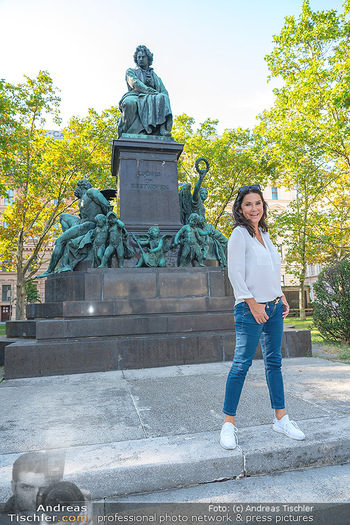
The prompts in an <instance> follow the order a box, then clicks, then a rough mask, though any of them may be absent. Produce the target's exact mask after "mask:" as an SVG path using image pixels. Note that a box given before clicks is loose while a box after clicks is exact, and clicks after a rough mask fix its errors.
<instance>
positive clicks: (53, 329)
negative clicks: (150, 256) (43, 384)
mask: <svg viewBox="0 0 350 525" xmlns="http://www.w3.org/2000/svg"><path fill="white" fill-rule="evenodd" d="M46 301H47V302H46V303H44V304H31V305H28V307H27V317H28V320H27V321H11V322H9V323H8V324H7V335H8V337H17V338H24V339H19V340H17V342H15V343H13V344H10V345H8V346H7V347H6V350H5V377H6V378H7V379H10V378H19V377H32V376H46V375H57V374H72V373H82V372H98V371H105V370H122V369H131V368H148V367H158V366H167V365H177V364H191V363H207V362H213V361H222V360H226V359H231V358H232V355H233V348H234V318H233V305H234V298H233V295H232V290H231V287H230V284H229V282H228V279H227V273H226V272H224V271H222V270H221V268H218V267H207V268H198V267H196V268H124V269H121V268H109V269H100V268H91V269H88V270H87V271H85V272H71V273H62V274H53V275H50V276H49V277H48V278H47V281H46Z"/></svg>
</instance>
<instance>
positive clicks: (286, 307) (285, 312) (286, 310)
mask: <svg viewBox="0 0 350 525" xmlns="http://www.w3.org/2000/svg"><path fill="white" fill-rule="evenodd" d="M282 304H283V314H282V317H283V319H285V318H286V317H287V315H288V314H289V304H288V302H287V299H286V297H285V295H283V296H282Z"/></svg>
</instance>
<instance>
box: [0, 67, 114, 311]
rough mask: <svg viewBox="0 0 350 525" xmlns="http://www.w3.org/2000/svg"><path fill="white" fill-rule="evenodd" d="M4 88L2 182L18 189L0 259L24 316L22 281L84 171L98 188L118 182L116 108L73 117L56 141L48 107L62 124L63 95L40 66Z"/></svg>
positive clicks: (2, 231) (1, 235) (2, 232)
mask: <svg viewBox="0 0 350 525" xmlns="http://www.w3.org/2000/svg"><path fill="white" fill-rule="evenodd" d="M3 87H4V89H3V95H4V100H6V101H8V102H7V106H8V108H9V110H8V117H7V118H6V120H7V122H6V123H5V125H6V126H7V127H6V129H7V130H8V134H7V136H6V137H5V140H4V141H3V144H2V151H1V152H2V156H1V164H0V181H1V185H2V187H3V188H4V191H5V193H6V191H7V193H8V190H14V196H13V202H12V204H11V205H9V206H7V208H6V210H5V212H4V214H3V216H2V220H3V221H4V223H3V225H2V226H1V227H0V240H1V244H0V258H1V260H2V264H3V266H5V267H6V268H7V269H15V270H16V272H17V294H16V295H17V308H16V312H17V318H24V306H25V282H26V281H27V280H31V279H32V278H33V276H34V275H35V274H36V273H37V271H38V269H39V267H40V265H41V263H42V260H43V256H44V253H45V248H47V246H48V244H49V243H50V242H52V240H53V239H54V238H55V236H57V234H58V233H59V232H58V230H57V229H56V228H55V225H56V224H57V221H58V217H59V215H60V214H61V213H62V212H63V211H66V210H67V209H68V208H71V207H73V208H74V202H72V199H73V198H74V197H73V191H74V188H75V185H76V182H77V181H78V180H79V179H81V178H87V179H89V180H90V182H91V183H92V184H93V185H96V186H97V187H99V188H101V189H102V188H103V187H106V186H111V185H112V184H113V185H115V183H114V182H113V181H112V178H111V175H110V155H111V141H112V139H113V137H114V136H116V133H117V130H116V127H117V126H116V125H117V118H118V110H117V109H116V108H111V109H109V110H106V111H104V112H103V113H102V114H101V115H99V114H98V113H96V112H95V111H94V110H92V109H91V110H89V114H88V115H87V116H86V117H84V118H79V117H73V118H72V119H71V120H70V122H69V123H68V125H67V126H66V127H65V128H63V129H62V132H63V135H64V139H63V140H56V139H54V138H51V137H48V136H47V135H46V131H45V117H46V116H47V115H48V114H49V115H51V116H52V117H53V120H54V121H55V122H56V123H59V103H60V99H59V97H58V95H57V90H56V89H55V88H54V87H53V82H52V79H51V77H50V76H49V74H48V73H47V72H40V73H39V75H38V77H37V78H36V79H30V78H29V77H25V82H24V83H23V84H19V85H17V86H14V85H11V84H9V83H5V84H3ZM9 122H10V124H8V123H9ZM26 246H27V247H28V246H29V247H31V250H30V251H27V250H25V247H26Z"/></svg>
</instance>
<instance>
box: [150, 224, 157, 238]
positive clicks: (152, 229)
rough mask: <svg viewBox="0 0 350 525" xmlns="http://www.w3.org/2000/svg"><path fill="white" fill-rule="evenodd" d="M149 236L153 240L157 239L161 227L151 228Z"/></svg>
mask: <svg viewBox="0 0 350 525" xmlns="http://www.w3.org/2000/svg"><path fill="white" fill-rule="evenodd" d="M148 235H149V236H150V237H151V238H152V239H156V238H157V237H159V226H151V227H150V229H149V230H148Z"/></svg>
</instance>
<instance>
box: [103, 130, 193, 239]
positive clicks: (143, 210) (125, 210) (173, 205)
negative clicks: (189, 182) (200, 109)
mask: <svg viewBox="0 0 350 525" xmlns="http://www.w3.org/2000/svg"><path fill="white" fill-rule="evenodd" d="M182 150H183V146H182V145H181V144H178V143H177V142H175V141H174V140H162V139H161V138H160V137H156V138H153V139H152V138H151V137H147V138H145V139H140V138H133V137H124V136H122V137H121V138H120V139H117V140H114V141H113V153H112V174H113V175H114V176H116V177H117V181H118V203H119V214H120V217H121V219H122V221H123V222H124V223H125V225H126V228H127V229H128V230H129V231H131V232H133V233H136V234H139V233H145V232H147V230H148V229H149V228H150V227H151V226H154V225H158V226H159V228H160V232H161V234H162V235H163V234H165V233H167V234H172V235H175V234H176V232H177V231H178V230H179V229H180V228H181V226H182V224H181V221H180V205H179V190H178V177H177V161H178V158H179V156H180V154H181V152H182Z"/></svg>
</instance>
